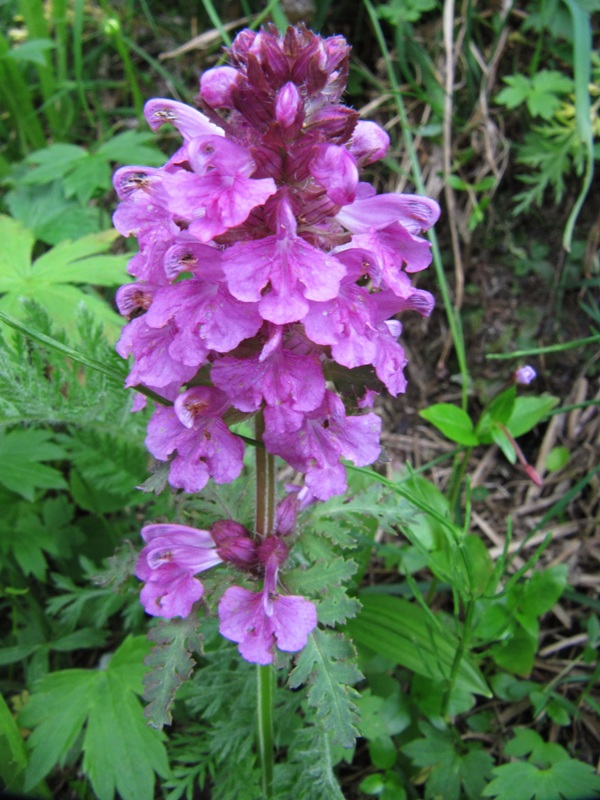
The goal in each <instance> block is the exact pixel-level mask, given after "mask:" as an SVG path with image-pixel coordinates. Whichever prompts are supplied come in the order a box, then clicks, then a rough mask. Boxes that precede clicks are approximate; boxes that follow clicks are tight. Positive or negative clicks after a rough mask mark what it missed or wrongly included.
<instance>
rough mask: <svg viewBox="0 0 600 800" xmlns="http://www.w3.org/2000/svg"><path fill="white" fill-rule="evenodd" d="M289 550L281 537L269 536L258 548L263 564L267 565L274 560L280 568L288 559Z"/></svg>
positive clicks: (259, 558) (259, 557)
mask: <svg viewBox="0 0 600 800" xmlns="http://www.w3.org/2000/svg"><path fill="white" fill-rule="evenodd" d="M288 553H289V549H288V546H287V545H286V543H285V542H284V541H283V539H281V538H280V537H279V536H267V538H266V539H265V540H264V542H263V543H262V544H261V545H260V546H259V548H258V560H259V561H260V562H261V564H266V563H267V562H268V561H269V560H271V559H274V560H275V561H276V562H277V565H278V566H281V565H282V564H283V563H284V562H285V560H286V558H287V557H288Z"/></svg>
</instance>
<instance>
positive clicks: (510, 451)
mask: <svg viewBox="0 0 600 800" xmlns="http://www.w3.org/2000/svg"><path fill="white" fill-rule="evenodd" d="M490 434H491V438H492V440H493V442H494V443H495V444H497V445H498V447H499V448H500V450H502V452H503V453H504V457H505V458H506V460H507V461H508V462H509V463H510V464H516V462H517V453H516V450H515V447H514V445H513V443H512V442H511V440H510V439H509V438H508V436H507V435H506V433H505V432H504V430H503V429H502V428H501V427H499V426H498V425H496V424H493V425H492V427H491V429H490Z"/></svg>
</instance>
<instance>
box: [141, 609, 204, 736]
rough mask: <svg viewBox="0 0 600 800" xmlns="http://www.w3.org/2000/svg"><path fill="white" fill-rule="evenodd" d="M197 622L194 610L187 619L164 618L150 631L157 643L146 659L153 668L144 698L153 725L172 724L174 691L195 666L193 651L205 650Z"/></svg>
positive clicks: (148, 678) (149, 674)
mask: <svg viewBox="0 0 600 800" xmlns="http://www.w3.org/2000/svg"><path fill="white" fill-rule="evenodd" d="M197 624H198V618H197V615H196V614H194V613H192V614H190V616H189V617H187V618H186V619H172V620H161V621H160V622H159V623H158V624H157V625H155V627H154V628H152V629H151V630H150V632H149V633H148V638H149V639H150V640H151V641H153V642H156V644H155V646H154V647H153V648H152V650H151V651H150V653H149V655H147V656H146V658H145V659H144V664H145V665H146V666H147V667H151V668H152V669H151V671H150V672H148V673H147V674H146V675H145V676H144V699H145V700H148V701H149V704H148V705H147V706H146V709H145V711H144V716H145V717H146V719H147V720H148V724H149V725H151V726H152V727H153V728H159V729H160V728H162V727H163V726H164V725H170V724H171V722H172V716H171V712H170V708H171V706H172V704H173V701H174V699H175V694H176V692H177V690H178V689H179V687H180V686H181V684H182V683H184V682H185V681H187V680H188V678H189V677H190V675H191V674H192V670H193V669H194V665H195V662H194V659H193V656H192V654H193V653H198V654H200V653H201V652H202V637H201V636H200V634H199V633H198V631H197V629H196V627H197Z"/></svg>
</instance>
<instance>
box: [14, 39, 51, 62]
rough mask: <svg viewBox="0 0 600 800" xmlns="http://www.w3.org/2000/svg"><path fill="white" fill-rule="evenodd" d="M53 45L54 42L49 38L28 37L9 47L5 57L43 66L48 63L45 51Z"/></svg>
mask: <svg viewBox="0 0 600 800" xmlns="http://www.w3.org/2000/svg"><path fill="white" fill-rule="evenodd" d="M54 47H55V44H54V42H53V41H52V40H51V39H29V40H28V41H26V42H23V44H19V45H17V46H16V47H13V48H11V50H9V51H8V53H6V56H5V58H10V59H11V60H12V61H16V62H17V64H18V63H22V64H38V65H39V66H40V67H45V66H46V64H47V63H48V62H47V58H46V53H47V52H48V50H52V49H53V48H54Z"/></svg>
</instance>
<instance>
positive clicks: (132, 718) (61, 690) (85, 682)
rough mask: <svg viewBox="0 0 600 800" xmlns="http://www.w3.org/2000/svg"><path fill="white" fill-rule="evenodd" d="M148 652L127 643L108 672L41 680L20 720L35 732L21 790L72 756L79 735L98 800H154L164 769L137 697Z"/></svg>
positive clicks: (141, 644) (138, 643)
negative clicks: (150, 799)
mask: <svg viewBox="0 0 600 800" xmlns="http://www.w3.org/2000/svg"><path fill="white" fill-rule="evenodd" d="M147 651H148V645H147V642H146V641H145V639H144V638H143V637H136V638H134V637H129V638H127V639H126V640H125V641H124V642H123V644H122V645H121V646H120V647H119V649H118V650H117V651H116V653H115V654H114V655H113V657H112V659H111V660H110V662H109V664H108V666H107V668H106V669H104V670H64V671H61V672H54V673H51V674H49V675H47V676H46V677H45V678H44V679H43V680H42V681H41V683H40V684H39V687H38V688H37V689H36V690H34V692H33V694H32V696H31V698H30V700H29V702H28V704H27V705H26V706H25V708H24V709H23V712H22V713H21V717H20V722H21V724H23V725H26V726H27V727H29V728H35V730H34V731H33V733H32V734H31V736H30V739H29V742H30V745H31V748H32V755H31V761H30V764H29V767H28V770H27V779H26V783H25V791H29V790H30V789H32V788H33V787H34V786H35V785H36V784H37V783H38V782H39V781H40V780H42V779H43V778H44V777H45V776H46V775H47V774H48V773H49V772H50V770H51V769H52V768H53V767H54V766H55V765H56V764H63V763H64V761H65V759H66V758H67V757H68V756H69V757H72V755H73V754H72V753H71V752H70V751H71V750H72V748H73V747H74V745H75V744H76V743H77V742H78V741H81V738H80V737H81V732H82V731H83V741H82V744H81V745H80V746H82V748H83V751H84V759H83V771H84V773H85V774H86V775H87V776H88V777H89V779H90V781H91V783H92V787H93V789H94V792H95V795H96V797H98V798H99V799H100V800H112V798H113V797H114V793H115V790H116V791H117V792H118V793H119V794H120V796H121V797H122V798H123V800H147V798H148V797H152V795H153V786H154V773H155V772H158V773H159V774H160V775H162V776H167V775H168V772H169V770H168V763H167V758H166V751H165V748H164V745H163V743H162V740H161V736H160V734H159V733H158V732H157V731H154V730H152V729H150V728H148V727H147V725H146V724H145V722H144V718H143V713H142V708H141V706H140V703H139V701H138V700H137V699H136V697H135V695H136V694H140V693H141V691H142V676H143V674H144V672H145V667H144V665H143V663H142V660H143V658H144V656H145V654H146V653H147Z"/></svg>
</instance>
